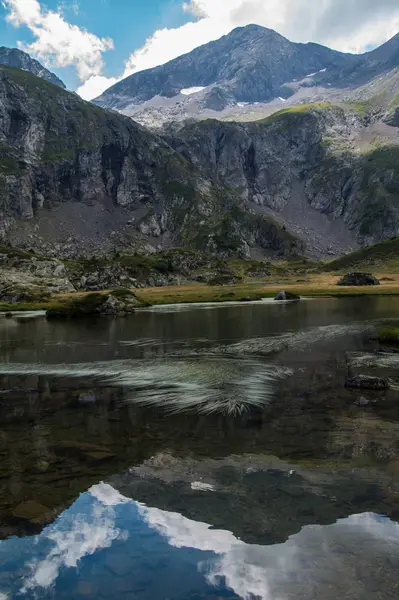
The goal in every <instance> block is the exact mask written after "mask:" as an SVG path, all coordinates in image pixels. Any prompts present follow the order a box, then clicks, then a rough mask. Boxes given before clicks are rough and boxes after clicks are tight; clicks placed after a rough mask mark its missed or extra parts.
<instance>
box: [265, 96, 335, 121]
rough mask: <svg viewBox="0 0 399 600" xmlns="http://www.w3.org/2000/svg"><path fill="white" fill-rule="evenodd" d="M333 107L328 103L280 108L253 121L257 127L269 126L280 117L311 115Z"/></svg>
mask: <svg viewBox="0 0 399 600" xmlns="http://www.w3.org/2000/svg"><path fill="white" fill-rule="evenodd" d="M331 108H336V107H334V105H333V104H331V103H330V102H314V103H312V104H299V105H297V106H289V107H287V108H282V109H281V110H278V111H277V112H275V113H273V114H271V115H269V116H268V117H266V118H264V119H260V120H259V121H254V123H255V124H258V125H262V124H264V125H271V124H272V123H275V122H276V121H277V120H278V119H280V117H284V116H288V117H297V116H298V115H302V114H306V113H311V112H313V111H323V110H329V109H331Z"/></svg>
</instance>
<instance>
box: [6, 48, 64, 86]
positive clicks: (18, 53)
mask: <svg viewBox="0 0 399 600" xmlns="http://www.w3.org/2000/svg"><path fill="white" fill-rule="evenodd" d="M0 65H7V66H8V67H14V68H16V69H23V70H24V71H29V72H30V73H33V75H37V77H40V78H41V79H44V80H45V81H48V82H49V83H54V85H58V86H59V87H61V88H63V89H65V87H66V86H65V84H64V83H63V82H62V81H61V79H58V77H57V75H55V74H54V73H51V72H50V71H48V70H47V69H45V68H44V67H43V65H41V64H40V63H39V62H38V61H37V60H35V59H34V58H31V57H30V56H29V54H27V53H26V52H22V50H18V49H17V48H5V47H4V46H1V47H0Z"/></svg>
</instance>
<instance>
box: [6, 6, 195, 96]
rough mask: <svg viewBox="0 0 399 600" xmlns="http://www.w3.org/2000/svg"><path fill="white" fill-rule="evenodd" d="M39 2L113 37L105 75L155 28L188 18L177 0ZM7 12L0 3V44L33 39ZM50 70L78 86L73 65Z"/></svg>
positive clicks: (114, 70) (115, 70) (13, 44)
mask: <svg viewBox="0 0 399 600" xmlns="http://www.w3.org/2000/svg"><path fill="white" fill-rule="evenodd" d="M41 4H42V6H43V7H47V8H48V9H50V10H54V11H57V10H59V9H60V8H61V10H62V13H63V15H64V16H65V19H66V20H67V21H68V22H69V23H71V24H74V25H77V26H79V27H81V28H85V29H87V30H88V31H90V32H92V33H94V34H96V35H97V36H99V37H111V38H112V39H113V40H114V50H113V51H110V52H107V53H106V55H104V61H105V67H104V74H105V75H107V76H112V75H113V74H117V73H118V71H120V70H121V69H123V64H124V61H125V60H127V59H128V57H129V55H130V54H131V53H132V51H133V50H134V49H136V48H140V47H141V46H143V44H144V43H145V40H146V39H147V38H148V37H150V36H151V35H152V34H153V33H154V31H156V30H157V29H163V28H175V27H178V26H180V25H183V23H185V22H187V21H188V20H189V15H188V14H187V13H185V12H184V11H183V9H182V2H179V0H167V1H165V0H148V1H141V0H133V1H129V0H79V2H76V3H74V2H72V1H70V2H68V1H66V2H59V1H58V0H47V1H46V2H42V3H41ZM8 13H9V11H7V9H6V8H5V7H4V6H3V5H2V4H1V3H0V45H2V46H8V47H17V45H18V41H20V40H22V41H23V43H25V44H30V43H32V42H33V41H34V35H33V34H32V33H31V31H30V30H29V28H28V27H26V26H22V27H18V28H16V27H14V26H13V25H12V24H11V23H9V22H7V20H6V16H7V14H8ZM43 62H44V61H43ZM53 70H54V71H56V72H57V74H58V75H59V76H60V77H61V78H62V79H63V81H64V83H65V84H66V85H67V87H68V88H70V89H75V88H76V87H78V85H79V78H78V76H77V74H76V71H75V69H74V68H73V66H70V67H69V68H68V67H64V68H53Z"/></svg>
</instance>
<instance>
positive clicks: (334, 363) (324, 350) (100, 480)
mask: <svg viewBox="0 0 399 600" xmlns="http://www.w3.org/2000/svg"><path fill="white" fill-rule="evenodd" d="M398 320H399V306H398V305H397V302H396V299H395V298H364V299H345V300H342V301H339V300H320V301H316V300H315V301H310V302H304V303H295V304H293V305H290V306H287V305H273V304H268V303H264V304H262V303H259V304H254V305H251V304H248V305H245V306H243V305H241V306H229V307H218V308H215V307H212V308H209V309H208V308H207V307H202V308H201V309H200V310H196V309H195V308H193V307H190V309H189V310H180V311H176V312H174V311H173V310H172V308H171V307H169V308H168V310H167V311H148V312H142V313H140V314H136V315H134V316H133V317H131V318H128V319H121V320H116V321H112V320H111V321H107V320H101V321H89V320H88V321H84V322H82V323H79V325H77V324H76V323H48V322H46V321H45V320H44V319H43V318H38V319H33V320H32V319H25V320H23V321H18V320H0V336H1V345H0V423H1V425H0V459H1V461H0V539H1V540H2V541H0V600H4V599H11V598H19V597H21V598H27V599H31V598H32V599H36V598H37V599H41V598H43V599H44V600H46V599H47V598H48V599H50V598H57V599H58V598H60V599H62V598H69V599H70V598H72V599H77V600H79V599H80V598H93V599H97V598H100V599H101V598H115V599H116V600H119V598H121V599H122V598H123V599H125V598H127V599H128V600H129V599H131V600H133V599H135V600H161V599H162V600H163V599H165V600H166V599H173V600H187V599H193V600H194V599H195V600H203V599H209V600H210V599H212V600H216V599H220V598H223V599H233V598H234V599H238V598H242V599H245V600H259V599H261V600H291V599H294V598H295V599H299V600H301V599H302V598H303V599H304V600H305V599H306V600H309V599H315V600H330V598H331V600H333V599H334V600H336V598H337V597H340V598H343V599H348V600H349V599H351V600H353V599H355V600H360V599H361V600H369V599H370V600H371V599H373V600H374V599H375V598H381V599H384V600H385V598H395V599H396V598H397V581H399V579H398V567H399V561H398V558H399V556H398V548H399V545H398V525H397V521H398V520H399V490H398V484H397V481H398V473H399V457H398V449H399V409H398V406H399V404H398V401H399V396H398V394H399V385H398V377H399V374H398V364H399V358H398V357H399V355H398V354H395V353H390V352H387V351H386V349H383V350H384V352H380V350H381V348H379V345H378V342H377V341H376V339H375V331H376V327H378V326H379V324H390V323H392V324H395V323H397V322H398ZM32 340H34V343H32ZM349 370H351V372H354V373H366V374H376V375H378V376H381V377H385V378H388V379H389V381H390V382H391V388H390V389H389V390H387V391H383V392H371V391H367V390H359V391H356V390H355V391H351V390H347V389H345V386H344V384H345V379H346V377H347V375H348V371H349Z"/></svg>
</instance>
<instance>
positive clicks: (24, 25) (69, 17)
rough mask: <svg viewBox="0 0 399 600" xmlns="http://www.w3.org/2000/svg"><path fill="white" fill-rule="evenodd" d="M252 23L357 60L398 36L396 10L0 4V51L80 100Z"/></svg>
mask: <svg viewBox="0 0 399 600" xmlns="http://www.w3.org/2000/svg"><path fill="white" fill-rule="evenodd" d="M251 23H256V24H258V25H263V26H264V27H270V28H272V29H275V30H276V31H278V32H279V33H281V34H282V35H284V36H286V37H288V38H289V39H290V40H292V41H295V42H309V41H311V42H318V43H321V44H324V45H327V46H330V47H331V48H334V49H336V50H341V51H344V52H354V53H359V52H366V51H368V50H370V49H372V48H375V47H376V46H378V45H380V44H382V43H383V42H385V41H387V40H388V39H390V38H391V37H393V36H394V35H395V34H396V33H397V32H398V31H399V2H398V0H378V2H376V0H185V1H184V0H43V1H42V0H0V45H3V46H9V47H18V48H20V49H21V50H25V51H26V52H28V53H29V54H30V55H31V56H33V57H34V58H36V59H37V60H39V61H40V62H41V63H42V64H43V65H44V66H46V67H47V68H49V69H50V70H52V71H54V72H55V73H56V74H57V75H58V76H59V77H60V78H61V79H62V80H63V81H64V83H65V84H66V85H67V87H68V88H69V89H71V90H76V91H77V93H78V94H80V95H81V96H82V98H85V99H86V100H90V99H92V98H95V97H97V96H98V95H100V94H101V93H102V92H103V91H104V90H105V89H107V88H108V87H110V86H111V85H113V84H114V83H116V82H117V81H120V80H121V79H123V78H124V77H127V76H128V75H131V74H132V73H135V72H137V71H142V70H144V69H148V68H151V67H155V66H157V65H159V64H163V63H165V62H167V61H169V60H171V59H173V58H176V57H177V56H180V55H181V54H184V53H186V52H190V51H191V50H193V49H194V48H196V47H197V46H201V45H202V44H205V43H207V42H210V41H211V40H215V39H218V38H219V37H221V36H222V35H225V34H227V33H229V32H230V31H231V30H232V29H234V28H235V27H239V26H245V25H249V24H251Z"/></svg>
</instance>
